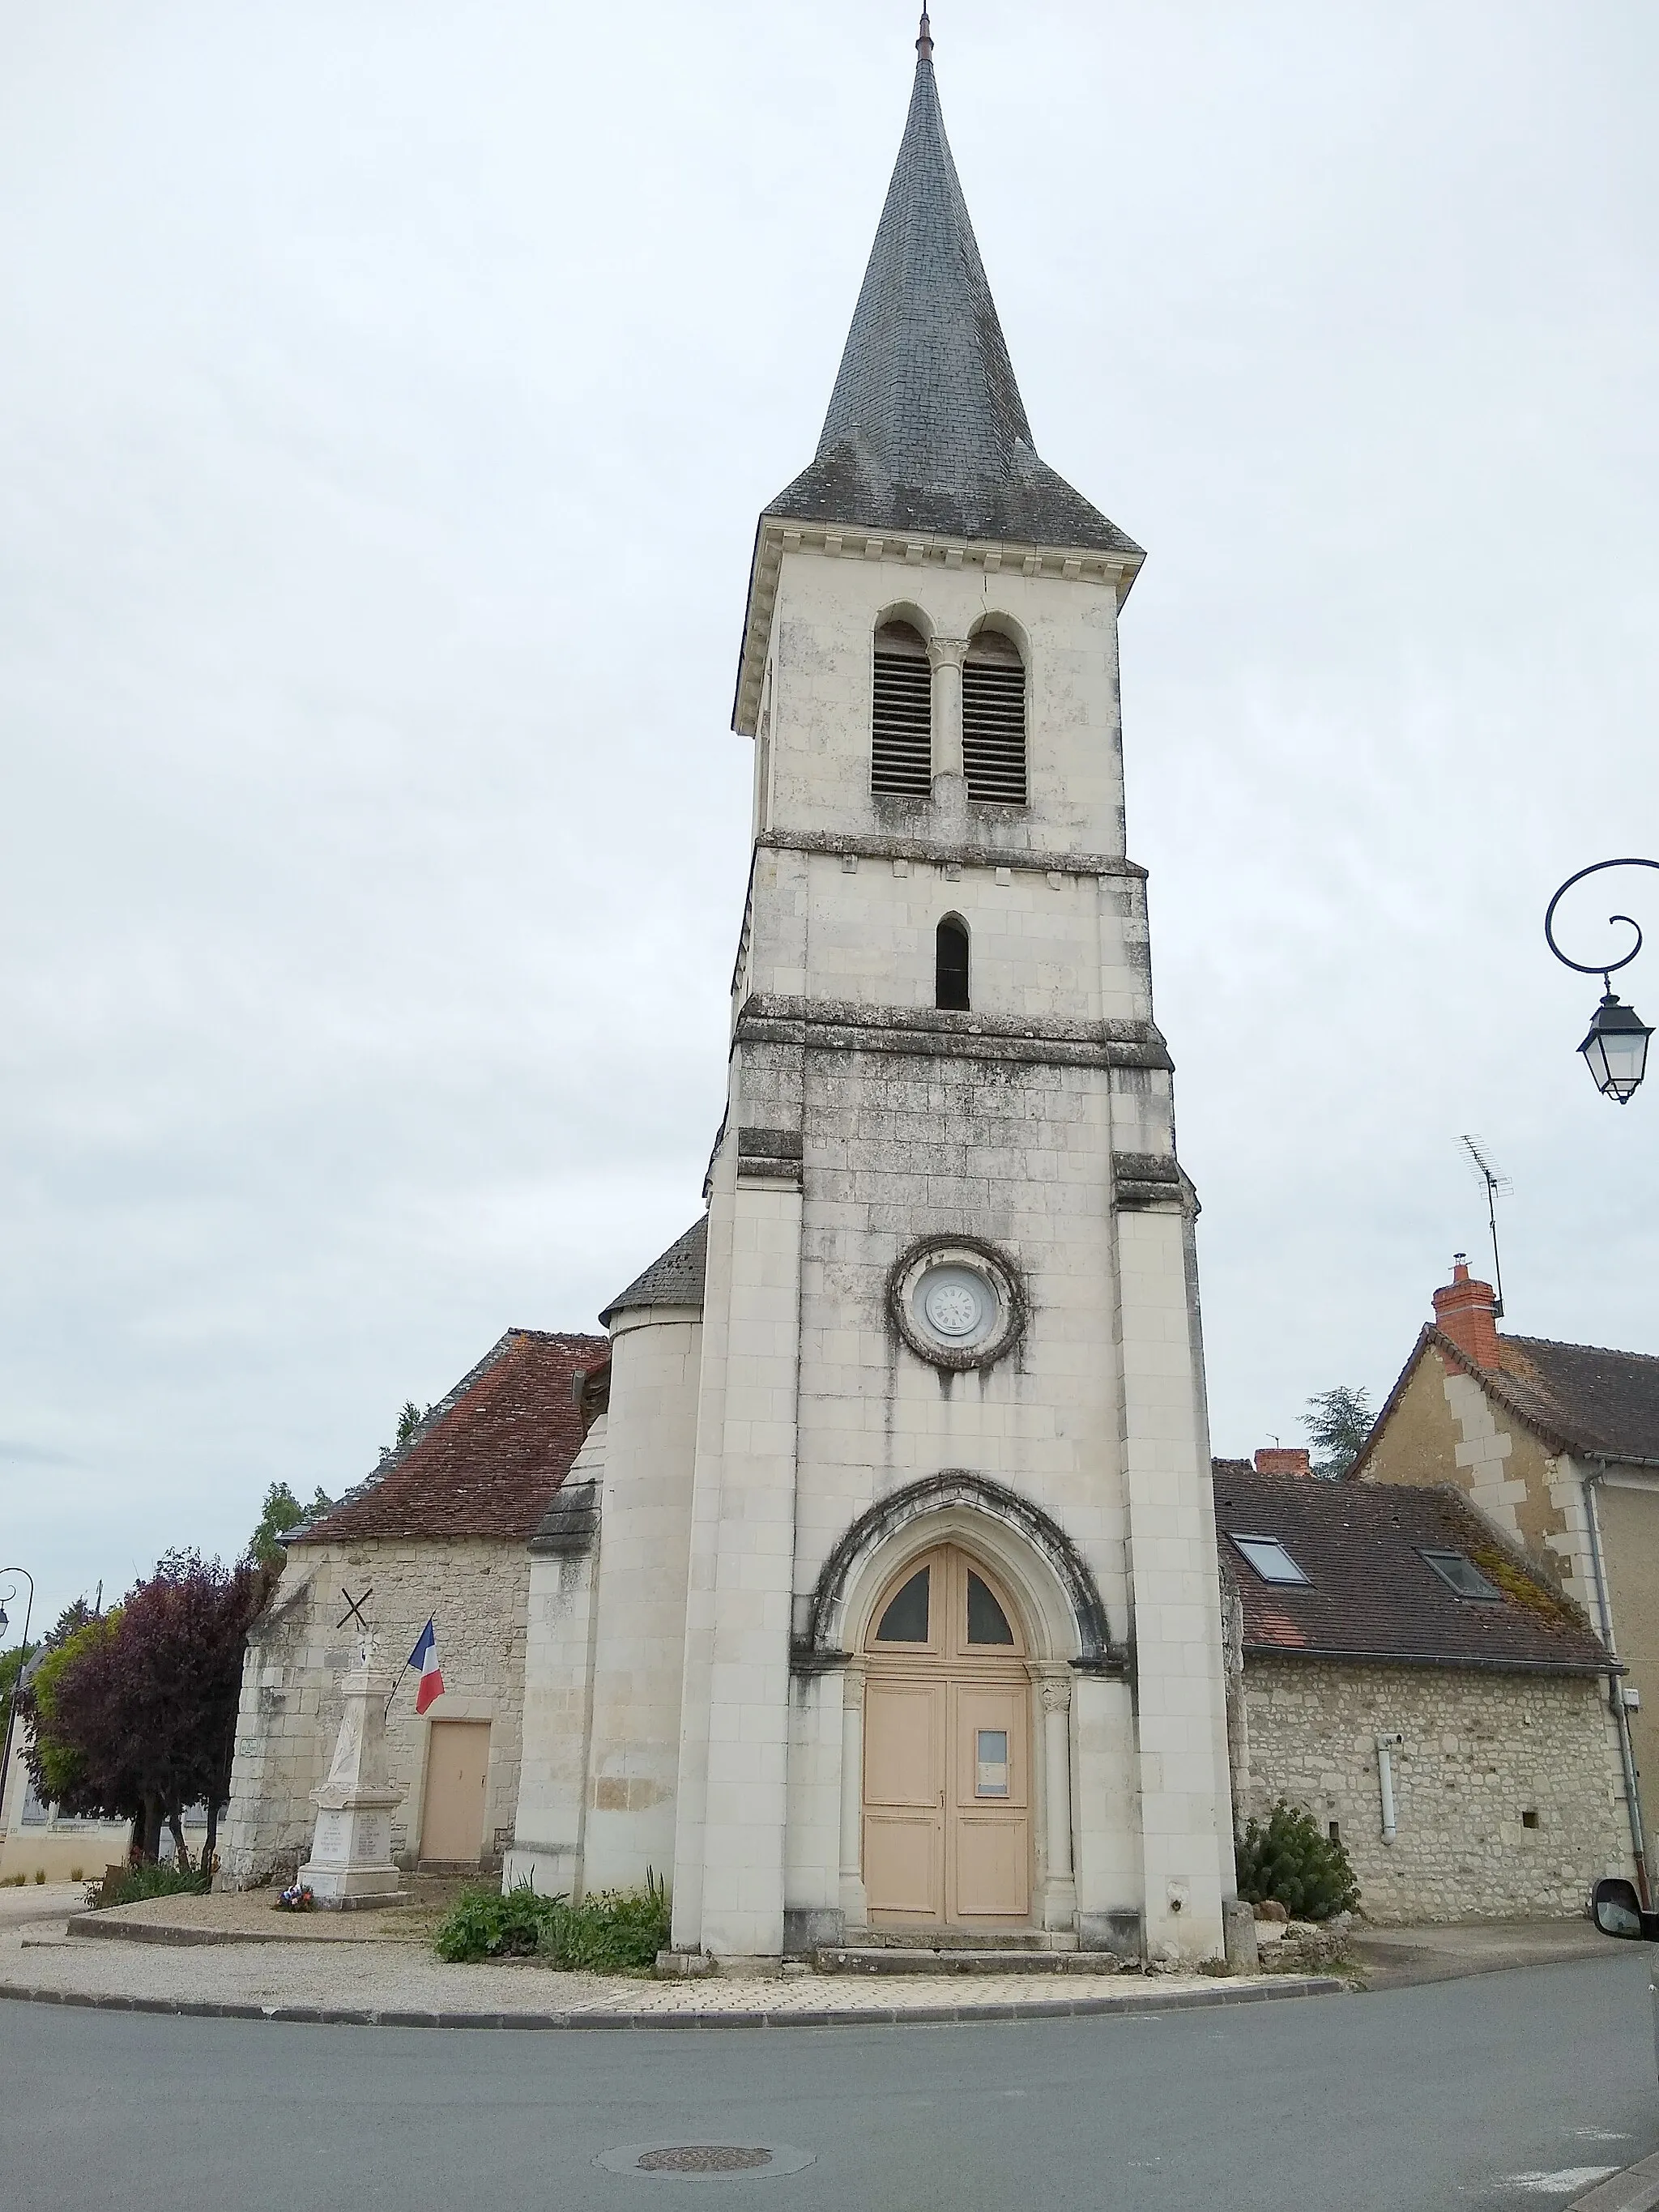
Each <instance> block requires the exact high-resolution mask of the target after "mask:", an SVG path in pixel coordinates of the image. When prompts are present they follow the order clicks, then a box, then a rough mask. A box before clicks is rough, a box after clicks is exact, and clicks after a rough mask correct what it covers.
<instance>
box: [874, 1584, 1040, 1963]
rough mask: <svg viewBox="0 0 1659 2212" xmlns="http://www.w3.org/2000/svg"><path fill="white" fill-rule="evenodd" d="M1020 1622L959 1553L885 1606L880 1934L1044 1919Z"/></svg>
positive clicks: (879, 1628) (878, 1613)
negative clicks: (1035, 1910) (1034, 1866)
mask: <svg viewBox="0 0 1659 2212" xmlns="http://www.w3.org/2000/svg"><path fill="white" fill-rule="evenodd" d="M1017 1619H1018V1616H1017V1615H1016V1613H1015V1612H1014V1610H1013V1608H1012V1607H1011V1606H1010V1605H1009V1603H1008V1601H1007V1598H1006V1594H1005V1593H1004V1591H1003V1590H1002V1589H1001V1588H1000V1586H999V1585H998V1583H996V1582H995V1581H994V1578H993V1577H992V1575H991V1573H990V1572H989V1571H987V1569H986V1568H984V1567H983V1566H981V1565H980V1563H979V1562H978V1561H977V1560H975V1559H970V1558H969V1555H968V1554H967V1553H965V1552H963V1551H960V1550H958V1549H957V1547H956V1546H954V1545H941V1546H939V1547H938V1548H937V1549H936V1550H934V1551H933V1552H930V1553H927V1555H926V1556H925V1557H924V1558H922V1559H913V1560H912V1561H911V1562H910V1563H909V1564H908V1565H907V1566H906V1567H904V1568H903V1569H902V1571H900V1573H899V1574H898V1575H896V1577H894V1580H893V1582H892V1583H890V1586H889V1587H888V1589H886V1590H885V1591H884V1593H883V1595H882V1598H881V1600H880V1601H879V1602H878V1605H877V1607H876V1609H875V1613H874V1616H873V1620H872V1628H871V1631H870V1634H869V1636H868V1638H866V1644H865V1668H866V1674H865V1693H864V1885H865V1893H866V1899H867V1900H868V1904H869V1911H870V1919H871V1922H872V1925H874V1926H878V1927H880V1926H884V1925H885V1926H892V1925H896V1924H898V1923H905V1924H911V1923H914V1924H917V1925H931V1926H955V1927H965V1928H974V1927H980V1928H997V1927H1010V1926H1021V1925H1024V1923H1027V1922H1028V1921H1029V1920H1030V1911H1031V1784H1030V1706H1031V1685H1030V1672H1029V1670H1028V1668H1027V1667H1026V1665H1025V1663H1024V1662H1025V1652H1024V1641H1023V1639H1022V1638H1021V1636H1020V1632H1019V1630H1018V1626H1017Z"/></svg>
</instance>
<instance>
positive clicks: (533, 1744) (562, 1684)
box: [501, 1413, 610, 1897]
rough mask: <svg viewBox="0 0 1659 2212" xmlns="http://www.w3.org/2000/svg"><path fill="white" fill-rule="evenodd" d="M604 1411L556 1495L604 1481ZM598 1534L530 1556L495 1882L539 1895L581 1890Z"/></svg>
mask: <svg viewBox="0 0 1659 2212" xmlns="http://www.w3.org/2000/svg"><path fill="white" fill-rule="evenodd" d="M609 1425H610V1422H609V1416H608V1414H605V1413H601V1414H600V1415H599V1419H598V1420H596V1421H595V1422H594V1424H593V1425H592V1428H591V1429H590V1430H589V1431H588V1432H587V1436H586V1439H585V1441H584V1443H583V1444H582V1448H581V1449H580V1452H579V1453H578V1454H577V1455H576V1457H575V1459H574V1462H572V1464H571V1468H570V1472H569V1473H568V1474H567V1475H566V1477H565V1479H564V1484H563V1494H564V1495H566V1496H567V1497H573V1496H574V1495H576V1494H577V1493H578V1492H581V1491H583V1490H586V1489H589V1488H590V1487H602V1486H603V1484H604V1480H605V1447H606V1442H607V1437H608V1432H609ZM602 1543H603V1535H602V1534H601V1535H600V1536H599V1539H598V1540H597V1541H596V1540H594V1539H593V1538H592V1537H590V1538H588V1539H587V1540H586V1542H582V1541H580V1540H573V1541H572V1542H571V1543H570V1545H569V1547H568V1548H562V1549H560V1550H558V1551H553V1552H532V1555H531V1560H530V1595H529V1601H528V1607H527V1615H528V1618H527V1623H526V1638H525V1670H524V1747H523V1751H522V1754H521V1757H520V1766H519V1809H518V1814H517V1816H516V1819H515V1820H514V1822H513V1848H512V1850H510V1851H508V1852H507V1857H506V1860H505V1863H504V1864H503V1866H502V1869H501V1886H502V1887H503V1888H504V1889H511V1888H513V1886H514V1885H515V1884H516V1883H518V1882H520V1881H527V1882H529V1883H530V1884H531V1885H532V1887H533V1888H535V1889H538V1890H539V1891H540V1892H541V1893H542V1895H543V1896H544V1897H557V1896H559V1895H561V1894H562V1895H566V1896H571V1897H575V1896H579V1895H580V1893H581V1889H582V1847H583V1844H584V1842H585V1840H586V1831H587V1769H588V1744H589V1739H590V1737H591V1735H592V1724H593V1647H594V1640H595V1635H596V1632H597V1628H598V1621H599V1607H598V1603H597V1593H598V1583H599V1559H600V1547H601V1545H602Z"/></svg>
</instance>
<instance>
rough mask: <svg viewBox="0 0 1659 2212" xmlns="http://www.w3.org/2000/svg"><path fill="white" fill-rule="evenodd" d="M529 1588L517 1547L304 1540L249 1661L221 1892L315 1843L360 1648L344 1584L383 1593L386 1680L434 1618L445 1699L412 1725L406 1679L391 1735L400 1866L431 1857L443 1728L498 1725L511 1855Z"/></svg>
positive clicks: (525, 1558)
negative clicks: (433, 1738)
mask: <svg viewBox="0 0 1659 2212" xmlns="http://www.w3.org/2000/svg"><path fill="white" fill-rule="evenodd" d="M529 1583H530V1559H529V1555H528V1553H526V1550H525V1547H524V1546H523V1545H522V1544H521V1543H512V1544H502V1543H488V1542H482V1541H477V1542H475V1541H445V1542H441V1543H421V1542H416V1541H406V1542H405V1541H394V1540H391V1539H385V1540H377V1541H365V1542H360V1543H355V1544H296V1545H295V1547H293V1549H292V1551H291V1552H290V1553H289V1559H288V1564H287V1565H286V1567H285V1568H284V1569H283V1577H282V1581H281V1582H280V1583H279V1584H278V1585H277V1589H276V1595H275V1598H274V1600H273V1601H272V1603H271V1606H270V1608H269V1609H268V1611H267V1612H266V1613H264V1616H263V1617H262V1618H261V1620H259V1621H258V1622H257V1623H256V1624H255V1626H254V1628H253V1631H252V1634H251V1635H250V1636H249V1638H248V1648H247V1655H246V1659H245V1660H244V1662H243V1667H242V1695H241V1703H240V1710H239V1712H238V1715H237V1723H236V1756H235V1765H234V1769H233V1771H232V1775H231V1788H230V1812H229V1816H228V1821H227V1824H226V1826H225V1829H224V1831H223V1836H222V1843H221V1846H220V1865H221V1869H222V1872H221V1876H220V1880H221V1885H222V1887H224V1888H227V1889H246V1888H252V1887H258V1885H259V1884H261V1883H263V1882H266V1881H270V1879H271V1878H272V1876H273V1875H282V1876H283V1877H284V1878H287V1877H289V1876H290V1875H292V1872H293V1869H295V1867H296V1866H297V1865H298V1863H299V1862H300V1860H301V1858H302V1857H304V1856H305V1853H306V1850H307V1849H308V1847H309V1845H310V1842H311V1834H312V1828H313V1823H314V1821H315V1818H316V1808H314V1807H313V1805H312V1803H311V1802H310V1792H311V1791H312V1790H314V1789H316V1788H317V1787H318V1785H319V1784H320V1782H321V1781H322V1778H323V1777H324V1775H325V1772H326V1771H327V1769H328V1763H329V1759H330V1758H331V1755H332V1753H333V1749H334V1739H335V1736H336V1735H337V1732H338V1729H339V1725H340V1715H341V1711H342V1699H341V1695H340V1680H341V1677H342V1675H343V1674H344V1673H345V1671H346V1668H348V1666H349V1664H350V1663H351V1660H352V1657H353V1654H354V1650H355V1645H354V1644H353V1641H352V1638H350V1637H349V1635H348V1634H347V1633H346V1632H345V1630H343V1629H342V1628H340V1627H339V1626H337V1624H338V1622H339V1620H340V1619H341V1617H342V1615H343V1613H344V1612H345V1602H344V1599H343V1595H342V1589H343V1586H344V1587H348V1588H349V1589H350V1591H351V1593H352V1595H354V1596H361V1595H362V1592H363V1590H364V1589H366V1588H368V1587H369V1586H371V1585H372V1586H373V1589H374V1597H373V1599H372V1600H371V1601H370V1604H369V1607H368V1613H369V1615H370V1618H371V1619H372V1620H373V1621H374V1630H375V1660H376V1663H377V1664H378V1665H380V1666H383V1667H385V1668H386V1669H387V1671H388V1674H390V1673H391V1672H392V1671H394V1670H395V1669H396V1668H398V1667H400V1666H401V1665H402V1664H403V1662H404V1659H406V1658H407V1657H408V1656H409V1653H410V1650H411V1649H412V1648H413V1645H414V1643H415V1639H416V1637H417V1636H418V1635H419V1634H420V1632H421V1630H422V1628H423V1627H424V1626H425V1625H426V1621H427V1617H428V1614H432V1615H435V1617H436V1621H437V1637H438V1656H439V1660H440V1662H441V1666H442V1668H443V1676H444V1686H445V1694H444V1695H443V1697H441V1698H440V1699H438V1700H437V1702H436V1703H435V1705H431V1706H429V1707H428V1711H427V1712H426V1714H425V1716H424V1717H421V1718H416V1713H415V1678H414V1676H413V1675H412V1674H407V1675H405V1676H404V1680H403V1681H402V1683H401V1685H400V1686H399V1688H398V1692H397V1695H396V1697H395V1699H393V1702H392V1711H391V1716H390V1718H389V1720H388V1722H387V1724H386V1745H387V1752H388V1757H389V1762H390V1768H391V1778H392V1784H393V1786H394V1787H397V1788H398V1789H401V1790H403V1791H404V1799H403V1802H402V1803H401V1804H400V1805H399V1806H398V1808H397V1809H396V1811H395V1812H394V1814H393V1815H392V1852H393V1855H394V1857H398V1858H399V1859H401V1860H404V1861H410V1862H412V1861H413V1860H414V1859H415V1858H416V1857H418V1856H419V1852H420V1824H421V1808H422V1791H423V1789H424V1786H425V1780H426V1753H427V1744H428V1735H429V1730H430V1725H431V1723H433V1722H435V1721H441V1720H471V1721H488V1722H489V1723H490V1738H489V1781H488V1784H487V1794H486V1813H485V1821H484V1847H485V1850H486V1852H487V1853H491V1852H501V1851H504V1850H507V1848H508V1847H509V1846H510V1844H511V1841H512V1836H513V1814H514V1810H515V1808H516V1805H517V1802H518V1793H519V1761H520V1741H521V1727H522V1707H523V1700H524V1672H525V1631H526V1607H527V1601H528V1594H529Z"/></svg>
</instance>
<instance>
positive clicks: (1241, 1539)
mask: <svg viewBox="0 0 1659 2212" xmlns="http://www.w3.org/2000/svg"><path fill="white" fill-rule="evenodd" d="M1227 1534H1228V1535H1229V1536H1230V1537H1231V1539H1232V1541H1233V1542H1234V1543H1235V1544H1237V1547H1238V1548H1239V1550H1240V1551H1241V1552H1242V1553H1243V1554H1244V1557H1245V1559H1247V1560H1248V1561H1249V1564H1250V1565H1251V1566H1253V1567H1254V1568H1255V1571H1256V1572H1257V1574H1259V1575H1260V1576H1261V1579H1262V1581H1263V1582H1264V1583H1305V1582H1306V1581H1307V1579H1308V1577H1307V1576H1306V1575H1304V1573H1303V1571H1302V1570H1301V1568H1300V1567H1298V1566H1297V1564H1296V1561H1295V1560H1294V1559H1292V1558H1291V1555H1290V1553H1288V1552H1287V1551H1286V1550H1285V1547H1284V1546H1283V1545H1282V1544H1281V1543H1280V1542H1279V1539H1278V1537H1277V1536H1240V1535H1238V1534H1236V1533H1235V1532H1234V1531H1233V1530H1232V1529H1231V1528H1230V1529H1229V1530H1228V1531H1227Z"/></svg>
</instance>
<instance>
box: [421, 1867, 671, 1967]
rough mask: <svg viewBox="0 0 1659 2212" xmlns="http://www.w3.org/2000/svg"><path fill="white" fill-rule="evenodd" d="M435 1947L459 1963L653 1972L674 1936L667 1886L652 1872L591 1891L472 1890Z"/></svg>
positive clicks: (443, 1924)
mask: <svg viewBox="0 0 1659 2212" xmlns="http://www.w3.org/2000/svg"><path fill="white" fill-rule="evenodd" d="M432 1941H433V1948H435V1950H436V1952H437V1954H438V1956H439V1957H440V1958H441V1959H443V1960H447V1961H449V1962H450V1963H451V1964H454V1963H456V1962H457V1961H459V1960H467V1959H527V1958H532V1957H534V1958H538V1959H543V1960H545V1961H546V1962H547V1964H548V1965H549V1966H562V1967H566V1968H581V1969H583V1970H585V1971H586V1972H589V1973H594V1974H641V1973H648V1972H650V1970H651V1968H652V1967H653V1966H654V1965H655V1964H656V1958H657V1954H658V1952H659V1951H660V1950H661V1949H662V1948H664V1946H665V1944H666V1943H667V1942H668V1889H667V1885H666V1884H665V1883H664V1882H659V1881H658V1880H657V1878H656V1876H655V1875H653V1874H652V1873H650V1872H649V1871H648V1870H647V1875H646V1886H645V1887H644V1888H643V1889H642V1890H607V1891H605V1893H603V1894H602V1895H600V1896H598V1897H585V1898H584V1899H582V1901H581V1903H580V1905H572V1904H571V1902H570V1900H569V1899H568V1898H567V1897H563V1896H560V1897H543V1896H541V1895H540V1894H539V1893H538V1891H537V1890H536V1889H535V1888H534V1887H533V1886H532V1884H531V1883H529V1882H527V1881H524V1882H520V1883H519V1884H518V1885H517V1887H514V1888H513V1889H509V1890H508V1891H507V1893H505V1894H504V1895H503V1894H502V1893H501V1891H499V1890H488V1889H469V1890H466V1891H464V1892H463V1893H462V1894H461V1895H460V1896H459V1897H458V1898H457V1899H456V1900H455V1902H454V1904H453V1905H451V1907H450V1909H449V1911H447V1913H445V1915H444V1917H443V1918H442V1919H441V1921H440V1922H439V1923H438V1926H437V1928H436V1929H435V1933H434V1935H433V1939H432Z"/></svg>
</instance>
